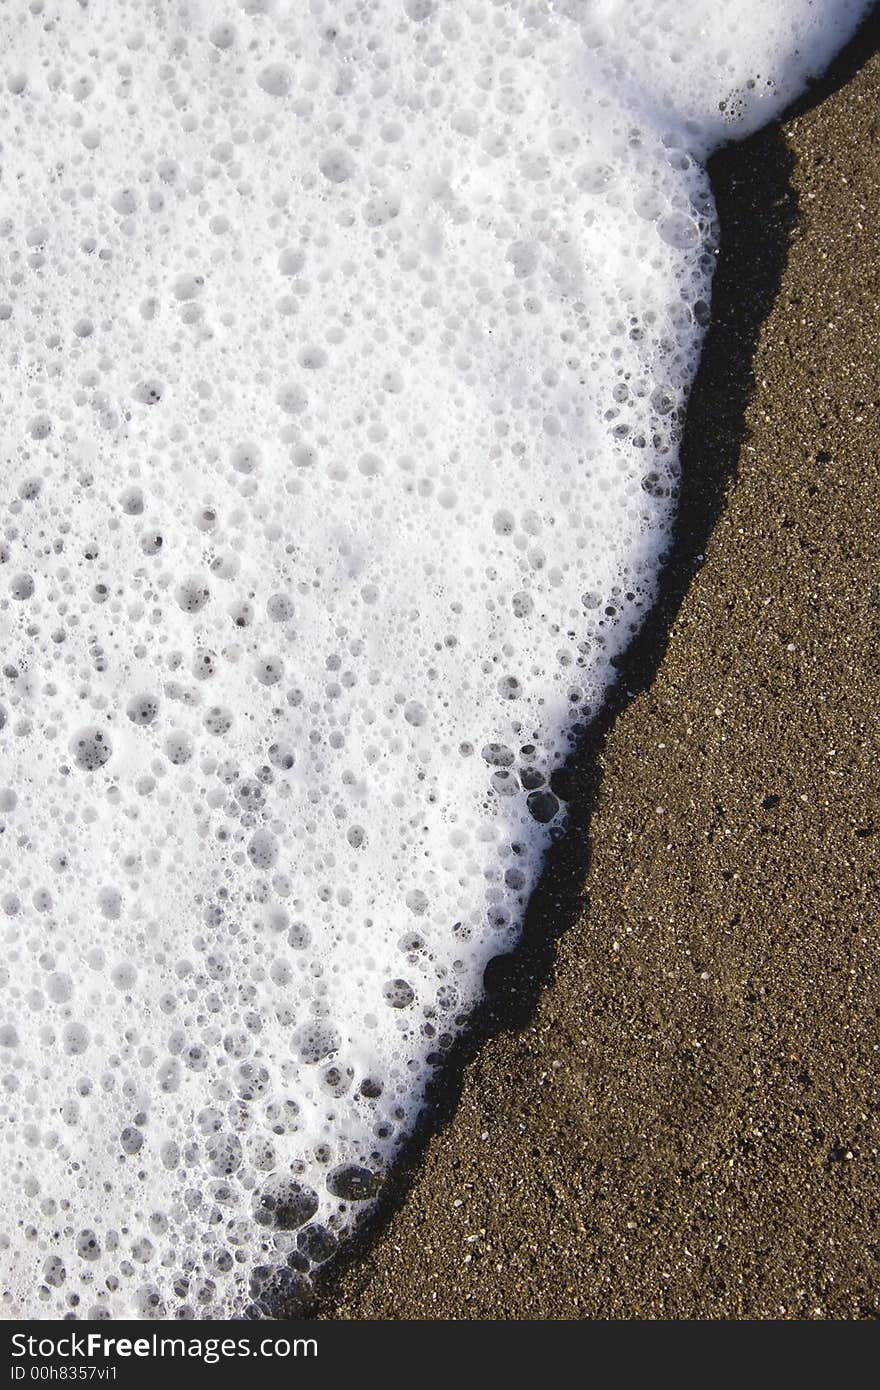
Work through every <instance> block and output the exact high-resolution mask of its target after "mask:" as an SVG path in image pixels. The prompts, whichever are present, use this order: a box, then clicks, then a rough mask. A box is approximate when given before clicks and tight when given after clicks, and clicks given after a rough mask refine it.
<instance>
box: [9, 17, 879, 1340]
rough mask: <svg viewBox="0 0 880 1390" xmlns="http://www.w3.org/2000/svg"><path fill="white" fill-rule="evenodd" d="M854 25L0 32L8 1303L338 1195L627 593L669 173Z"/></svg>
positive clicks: (621, 634) (692, 184)
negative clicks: (0, 43)
mask: <svg viewBox="0 0 880 1390" xmlns="http://www.w3.org/2000/svg"><path fill="white" fill-rule="evenodd" d="M863 8H864V6H863V5H862V4H861V3H857V0H843V3H837V4H834V5H831V4H830V3H827V4H826V3H823V4H810V3H808V2H807V0H780V3H778V4H776V5H773V6H766V5H758V4H738V5H735V6H734V5H733V4H725V5H718V4H714V5H709V4H707V3H702V2H701V0H685V2H684V3H682V0H677V3H675V4H673V3H671V0H652V3H648V0H626V3H623V2H622V0H620V3H616V2H611V0H601V2H600V0H593V2H591V3H588V2H587V0H584V3H574V0H555V3H550V2H549V0H546V3H545V2H544V0H538V3H531V0H530V2H529V3H527V2H526V0H466V3H464V2H463V3H456V4H452V3H442V2H441V0H367V2H366V3H362V4H358V5H351V4H337V3H330V0H310V3H309V4H298V5H272V4H268V3H258V0H247V3H244V2H243V0H242V2H241V3H235V0H229V3H228V4H225V5H224V4H217V3H207V0H193V3H190V4H187V5H186V6H178V5H174V4H168V3H158V4H156V5H154V6H150V7H146V8H145V7H144V6H143V5H142V4H140V3H136V2H135V0H93V2H92V3H91V4H90V5H89V6H88V7H87V8H86V9H83V7H82V6H81V5H80V4H78V3H75V0H54V2H53V3H52V4H51V5H43V4H31V5H6V6H4V7H2V14H0V35H2V46H0V53H2V57H0V64H2V67H3V73H2V77H0V136H2V141H3V151H2V155H3V158H2V165H0V186H2V189H3V193H4V194H5V197H4V198H3V209H4V211H3V217H2V219H0V253H2V256H3V260H4V277H3V279H4V291H3V296H4V297H3V302H2V304H0V395H2V399H3V402H4V412H5V419H4V426H5V428H4V436H5V439H6V441H7V454H8V457H7V469H6V475H5V476H6V483H5V488H4V499H3V508H4V512H3V524H2V535H0V568H2V571H3V575H4V576H5V577H4V578H3V579H2V583H0V628H2V646H3V677H2V679H3V685H4V689H3V692H2V700H0V787H2V788H3V790H2V792H0V830H2V836H0V874H2V879H3V884H4V895H3V897H2V902H0V906H2V917H0V921H2V926H3V933H4V952H3V964H2V971H3V977H4V996H3V1009H2V1015H0V1087H2V1101H0V1116H2V1142H3V1146H4V1158H3V1173H4V1184H3V1198H2V1217H0V1248H2V1255H0V1260H2V1297H3V1300H4V1307H5V1309H6V1311H7V1312H8V1313H9V1314H10V1315H15V1314H22V1313H28V1314H30V1315H33V1316H44V1317H59V1316H70V1317H81V1316H89V1317H93V1316H101V1317H104V1316H110V1315H117V1316H126V1315H128V1316H135V1317H144V1318H153V1317H195V1316H199V1317H211V1316H214V1317H217V1316H222V1315H224V1314H228V1313H230V1312H240V1311H241V1310H243V1309H244V1308H246V1307H248V1306H250V1308H251V1310H252V1312H255V1313H256V1314H257V1315H259V1314H264V1313H267V1312H271V1311H272V1310H273V1309H274V1308H277V1307H278V1306H279V1305H280V1304H281V1303H283V1302H284V1300H289V1299H296V1298H297V1297H299V1296H300V1294H301V1293H302V1290H303V1288H304V1287H305V1285H304V1280H305V1279H306V1278H307V1276H308V1272H309V1270H310V1269H311V1268H312V1267H313V1266H316V1265H319V1264H321V1263H322V1262H323V1261H325V1260H326V1259H328V1258H329V1257H330V1256H331V1255H332V1253H333V1251H334V1250H335V1249H336V1248H337V1244H338V1241H339V1239H340V1237H342V1236H344V1234H345V1232H346V1231H347V1230H348V1229H349V1228H350V1226H351V1224H352V1223H353V1222H354V1221H355V1220H356V1219H357V1216H358V1213H359V1212H361V1211H363V1210H364V1209H366V1208H367V1207H368V1206H369V1202H370V1200H371V1199H372V1198H373V1197H374V1195H375V1193H376V1192H377V1190H378V1189H379V1187H380V1185H381V1182H382V1179H383V1175H384V1173H385V1172H386V1170H387V1168H388V1165H389V1164H390V1163H391V1162H392V1161H393V1159H394V1156H395V1153H396V1151H397V1148H398V1145H399V1143H400V1141H401V1139H402V1137H404V1136H405V1135H406V1133H407V1131H408V1129H409V1128H410V1127H411V1125H412V1123H413V1120H414V1118H415V1115H416V1114H417V1111H418V1108H419V1105H420V1102H421V1098H422V1096H423V1093H424V1086H425V1083H426V1081H427V1079H428V1077H429V1076H430V1075H431V1073H432V1071H433V1070H434V1069H435V1068H437V1067H438V1066H440V1065H441V1064H442V1062H443V1058H444V1056H445V1054H446V1053H447V1051H448V1049H449V1047H450V1045H451V1043H452V1040H453V1039H454V1037H455V1035H456V1032H457V1030H458V1029H459V1028H460V1027H461V1024H462V1021H463V1019H464V1017H465V1016H466V1013H467V1010H468V1009H469V1008H470V1007H471V1006H472V1005H473V1004H474V1002H475V1001H476V1000H477V999H478V998H479V995H480V991H481V982H482V975H483V970H484V968H485V965H486V963H487V961H488V960H490V959H491V958H492V957H493V956H495V955H496V954H498V953H499V952H501V951H504V950H506V949H508V948H509V947H510V946H511V945H512V944H513V943H514V942H515V940H516V938H517V935H518V932H519V930H520V926H521V922H522V916H523V910H524V905H525V903H526V901H527V899H528V895H529V893H530V891H531V889H532V887H533V885H534V883H535V879H536V875H537V873H538V870H539V867H540V864H541V860H542V854H543V851H544V849H545V847H546V846H547V844H548V843H549V841H550V840H551V839H552V838H553V837H554V836H558V835H559V834H560V833H561V831H562V827H563V824H564V817H565V804H564V800H563V799H562V789H561V788H560V787H559V785H558V783H557V781H556V779H555V778H554V771H555V770H556V769H557V768H558V767H559V765H560V763H561V762H562V760H563V759H564V757H565V755H566V752H567V750H568V749H569V747H570V744H571V740H572V739H573V738H574V737H576V735H577V731H578V729H579V728H582V727H583V725H584V723H585V722H586V721H588V720H589V719H590V718H591V717H592V716H593V714H594V713H595V711H596V709H597V708H598V707H599V705H600V703H601V701H602V699H603V695H604V693H605V691H606V690H607V688H608V685H609V683H610V682H611V681H612V680H613V678H614V663H615V659H616V658H617V656H618V655H619V653H620V652H621V650H622V649H623V648H624V646H625V645H626V644H627V642H628V641H629V640H630V638H631V636H632V634H633V632H634V631H635V630H636V629H637V628H638V626H639V623H640V622H641V621H642V618H643V616H644V614H645V612H646V610H647V608H648V607H649V605H650V604H651V602H652V599H653V597H654V592H655V586H656V580H657V573H658V566H659V564H660V562H661V559H662V556H663V554H664V553H665V551H666V549H667V547H668V545H669V541H670V534H671V524H672V518H673V512H674V507H675V497H676V492H677V488H678V440H679V435H680V429H681V420H682V414H683V410H684V406H685V401H686V397H687V392H688V388H689V385H690V383H691V380H692V378H693V374H694V370H695V366H696V363H697V358H698V354H699V348H700V340H701V335H702V332H703V329H704V327H705V324H706V322H707V317H708V304H709V293H710V281H711V274H712V266H713V259H714V254H715V244H716V242H715V238H716V228H715V221H714V209H713V203H712V197H711V193H710V189H709V185H708V181H707V177H706V174H705V172H704V170H703V167H702V165H701V160H702V159H703V157H704V156H705V154H706V153H707V152H708V150H709V149H710V148H712V147H713V146H714V145H715V144H717V142H718V141H719V140H720V139H723V138H725V137H727V136H735V135H737V134H739V133H741V132H744V131H746V130H750V129H753V128H755V126H757V125H758V124H760V123H761V122H763V121H764V120H766V119H768V118H769V117H770V116H772V115H774V114H776V113H777V112H778V111H779V110H780V109H781V107H782V105H783V104H784V103H785V102H786V101H787V100H788V99H789V98H790V97H791V96H792V95H793V94H794V93H795V92H796V90H797V89H798V88H799V87H800V85H802V83H803V81H804V80H805V78H806V76H807V75H808V74H809V73H810V72H811V71H814V70H815V69H817V68H819V67H820V66H821V65H822V64H823V63H824V62H826V61H827V59H828V58H829V56H830V55H831V53H832V51H833V50H834V48H835V46H836V45H838V44H839V43H841V42H842V41H843V39H844V38H845V36H846V34H847V33H848V32H849V31H850V30H851V29H852V27H853V26H854V24H855V22H856V20H857V18H858V17H859V15H860V13H861V11H862V9H863Z"/></svg>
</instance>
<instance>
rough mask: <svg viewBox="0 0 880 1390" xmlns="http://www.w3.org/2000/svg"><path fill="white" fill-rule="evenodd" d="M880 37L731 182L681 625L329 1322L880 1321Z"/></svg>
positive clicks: (694, 423) (631, 700)
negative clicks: (879, 891)
mask: <svg viewBox="0 0 880 1390" xmlns="http://www.w3.org/2000/svg"><path fill="white" fill-rule="evenodd" d="M877 34H878V23H877V20H876V18H875V20H874V21H872V23H871V24H870V26H869V28H868V29H867V30H864V31H863V32H862V34H861V35H860V36H859V38H858V39H857V40H856V41H855V43H854V44H853V45H852V46H851V47H850V49H849V50H848V51H847V53H846V54H844V55H843V56H842V58H841V59H840V60H839V62H838V63H837V64H836V65H835V68H834V70H833V72H832V73H831V74H830V75H829V78H828V79H826V80H825V81H824V82H823V83H822V84H821V86H819V87H818V88H814V89H813V91H812V92H811V93H810V94H809V95H808V97H807V98H806V99H805V101H804V102H803V103H802V105H801V108H800V110H799V111H797V112H795V113H792V114H790V115H789V118H788V119H787V120H786V121H785V122H784V123H783V124H782V125H781V126H776V127H774V128H771V129H769V130H767V131H765V132H763V133H762V134H760V135H759V136H757V137H755V138H754V139H752V140H750V141H749V142H748V143H747V144H746V145H745V146H740V147H738V148H736V149H733V150H730V151H726V152H723V153H722V154H721V155H719V156H717V157H716V158H715V160H714V161H713V165H712V175H713V182H714V185H715V189H716V197H717V200H718V205H719V211H720V216H721V226H722V238H723V240H722V251H721V255H720V258H719V268H718V273H717V276H716V282H715V289H714V301H713V324H712V328H711V330H710V335H709V340H708V343H707V347H706V350H705V353H704V357H703V362H702V366H701V370H700V375H699V379H698V382H697V385H696V387H695V390H694V393H693V397H692V402H691V408H690V410H689V414H688V420H687V425H686V436H685V442H684V468H685V481H684V487H683V498H682V507H681V524H680V528H679V540H678V545H677V549H676V552H675V555H674V557H673V559H672V561H671V564H670V567H669V571H668V573H667V575H666V581H665V591H664V598H663V601H662V602H661V604H660V605H659V607H658V609H657V611H656V612H655V614H654V616H653V618H652V619H651V621H650V623H649V625H648V627H647V628H646V630H645V632H644V633H643V635H642V637H641V639H640V640H639V642H638V643H637V645H636V648H635V649H634V650H633V651H632V652H631V653H630V655H629V656H628V658H627V660H626V662H625V665H624V666H623V668H622V670H621V679H620V688H619V690H618V691H617V693H616V695H615V697H614V699H613V701H612V703H611V705H610V706H609V709H608V710H607V711H606V713H605V715H604V716H603V718H602V719H601V720H600V721H599V723H598V724H597V725H596V726H594V728H593V730H592V731H591V733H590V734H589V735H588V738H587V741H586V743H585V745H584V747H583V749H582V750H581V753H580V756H579V758H578V760H577V763H576V765H574V766H572V767H571V768H570V769H568V770H567V773H566V776H565V778H564V779H563V782H564V786H563V790H565V791H566V792H567V794H568V796H569V798H570V812H571V830H570V833H569V835H568V837H567V839H566V840H565V842H564V843H563V844H562V845H560V846H558V847H557V849H556V851H555V852H554V855H553V859H552V862H551V863H550V865H549V866H548V870H547V873H546V875H545V877H544V880H543V883H542V886H541V888H540V890H539V892H538V894H537V895H536V898H535V900H534V902H533V904H532V908H531V910H530V914H529V921H528V926H527V930H526V936H525V940H524V944H523V947H522V949H521V950H520V952H518V953H517V955H516V956H515V957H513V958H511V959H509V960H508V961H506V962H497V963H496V965H495V967H494V968H493V969H492V970H491V971H490V979H489V981H488V983H489V984H490V986H491V993H490V995H489V999H488V1002H487V1004H486V1006H485V1008H484V1009H483V1010H482V1011H481V1013H480V1014H479V1016H478V1018H477V1019H476V1020H475V1022H474V1026H473V1028H472V1030H471V1032H470V1034H469V1036H468V1037H467V1038H466V1039H465V1040H464V1041H462V1042H461V1043H460V1044H459V1045H457V1047H456V1048H455V1050H454V1052H453V1054H452V1055H451V1057H450V1059H449V1063H448V1066H447V1068H446V1070H445V1072H444V1075H443V1077H442V1078H441V1080H440V1082H439V1083H438V1086H437V1087H436V1089H435V1091H434V1093H433V1095H432V1100H431V1106H430V1108H429V1110H428V1112H427V1115H426V1120H425V1124H424V1126H423V1128H422V1130H421V1132H420V1133H419V1134H418V1135H417V1136H416V1138H415V1140H414V1142H413V1144H412V1146H411V1149H410V1152H409V1154H408V1157H407V1160H406V1162H405V1163H404V1164H403V1165H402V1168H401V1170H400V1172H399V1174H398V1175H397V1177H396V1178H395V1179H394V1180H392V1181H390V1182H389V1183H388V1184H387V1187H386V1193H385V1199H384V1202H383V1204H382V1206H381V1208H380V1211H379V1213H378V1218H377V1219H376V1220H375V1221H374V1222H373V1225H372V1228H371V1231H370V1232H369V1236H368V1238H366V1239H365V1241H364V1243H363V1244H362V1245H361V1246H360V1248H358V1249H356V1250H355V1251H354V1252H353V1253H352V1256H351V1257H350V1258H349V1259H348V1260H347V1262H346V1264H345V1265H343V1266H342V1267H341V1268H340V1269H338V1270H337V1271H336V1273H335V1276H334V1278H333V1280H332V1281H329V1282H328V1284H327V1287H326V1288H325V1290H324V1294H323V1299H322V1301H321V1302H320V1304H319V1306H318V1309H317V1315H318V1316H319V1317H324V1318H478V1319H485V1318H521V1319H522V1318H633V1317H635V1318H657V1317H659V1318H707V1317H708V1318H733V1317H750V1318H792V1317H794V1318H826V1317H835V1318H866V1317H874V1316H877V1315H878V1313H880V1172H878V1148H880V1134H878V1130H880V1086H878V1075H880V931H878V909H877V902H878V895H877V887H878V884H877V879H878V859H880V855H878V845H880V837H878V831H880V797H878V791H880V785H878V783H880V756H878V752H880V749H878V737H877V718H878V703H880V701H878V693H880V680H878V669H880V656H878V637H880V632H878V622H877V600H878V578H880V542H878V533H880V486H878V484H880V476H878V475H880V370H878V361H880V250H878V237H880V232H878V229H880V57H878V56H877V54H876V48H877ZM872 55H873V56H872Z"/></svg>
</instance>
